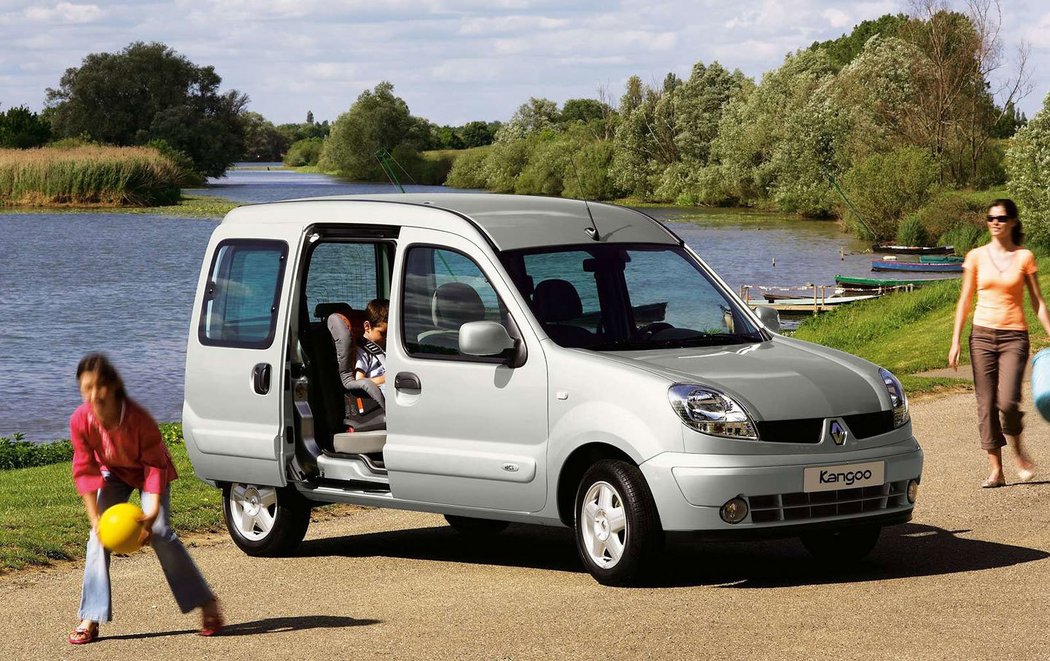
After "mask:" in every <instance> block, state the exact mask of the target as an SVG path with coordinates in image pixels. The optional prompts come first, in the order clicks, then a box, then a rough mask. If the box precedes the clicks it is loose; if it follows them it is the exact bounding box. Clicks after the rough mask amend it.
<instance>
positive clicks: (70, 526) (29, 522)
mask: <svg viewBox="0 0 1050 661" xmlns="http://www.w3.org/2000/svg"><path fill="white" fill-rule="evenodd" d="M169 449H170V451H171V456H172V459H173V460H174V461H175V466H176V468H177V469H178V471H179V479H178V480H176V481H175V482H173V483H172V485H171V508H172V517H171V518H172V524H173V525H174V526H175V530H176V531H178V532H179V533H180V534H185V533H192V532H204V531H219V530H223V529H224V527H223V524H222V504H221V498H220V491H219V490H218V489H216V488H214V487H211V486H209V485H207V484H205V483H204V482H202V481H200V480H199V479H197V478H196V477H195V476H194V474H193V468H192V467H191V466H190V462H189V459H188V458H187V456H186V447H185V446H184V445H183V444H182V442H181V440H180V441H179V442H176V443H172V444H171V445H169ZM133 500H134V499H133ZM87 534H88V520H87V515H86V514H85V513H84V503H83V501H82V500H81V499H80V496H78V495H77V493H76V489H74V488H73V477H72V472H71V465H70V463H69V462H68V461H67V462H63V463H60V464H52V465H50V466H40V467H36V468H21V469H17V470H4V471H0V574H5V573H7V572H10V571H13V570H18V569H24V568H26V567H30V566H34V565H36V566H43V565H48V564H50V563H51V562H52V561H54V560H72V559H77V558H82V557H83V556H84V544H85V543H86V541H87Z"/></svg>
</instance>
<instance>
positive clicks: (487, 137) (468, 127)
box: [459, 121, 502, 149]
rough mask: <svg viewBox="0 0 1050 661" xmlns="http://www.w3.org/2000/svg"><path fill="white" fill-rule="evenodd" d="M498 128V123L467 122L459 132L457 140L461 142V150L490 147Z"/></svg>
mask: <svg viewBox="0 0 1050 661" xmlns="http://www.w3.org/2000/svg"><path fill="white" fill-rule="evenodd" d="M500 126H502V125H501V124H500V123H499V122H482V121H473V122H467V123H466V124H464V125H463V128H462V129H461V130H460V132H459V138H460V140H462V141H463V148H464V149H470V148H472V147H484V146H485V145H491V144H492V142H493V141H494V140H495V139H496V132H497V131H499V128H500Z"/></svg>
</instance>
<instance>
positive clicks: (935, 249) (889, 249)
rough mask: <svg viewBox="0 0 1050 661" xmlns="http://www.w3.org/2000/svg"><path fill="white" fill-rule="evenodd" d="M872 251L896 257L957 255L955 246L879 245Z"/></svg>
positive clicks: (872, 248) (873, 247) (874, 246)
mask: <svg viewBox="0 0 1050 661" xmlns="http://www.w3.org/2000/svg"><path fill="white" fill-rule="evenodd" d="M871 250H872V252H884V253H892V254H895V255H951V254H954V253H955V247H954V246H891V245H884V244H879V243H876V244H875V245H873V246H872V247H871Z"/></svg>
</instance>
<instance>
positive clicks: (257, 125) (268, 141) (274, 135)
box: [241, 112, 291, 162]
mask: <svg viewBox="0 0 1050 661" xmlns="http://www.w3.org/2000/svg"><path fill="white" fill-rule="evenodd" d="M241 120H242V121H243V122H244V159H245V160H247V161H254V162H263V161H269V162H273V161H279V160H281V159H282V158H284V153H285V152H286V151H288V146H289V145H290V144H291V140H289V139H288V137H287V136H286V135H284V134H283V133H281V132H280V131H278V130H277V127H275V126H274V125H273V123H272V122H270V121H268V120H267V119H266V118H265V117H263V116H262V115H260V114H259V113H257V112H246V113H243V114H242V115H241Z"/></svg>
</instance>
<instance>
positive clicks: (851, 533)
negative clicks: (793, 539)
mask: <svg viewBox="0 0 1050 661" xmlns="http://www.w3.org/2000/svg"><path fill="white" fill-rule="evenodd" d="M881 532H882V527H881V526H864V527H862V528H846V529H844V530H836V531H834V532H820V533H811V534H809V535H803V536H802V545H803V546H805V547H806V550H807V551H809V553H810V555H812V556H813V557H814V558H816V559H817V560H820V561H821V562H826V563H829V564H834V565H848V564H853V563H855V562H858V561H860V560H861V559H863V558H864V556H866V555H868V554H869V553H871V550H872V549H873V548H875V544H877V543H878V541H879V534H880V533H881Z"/></svg>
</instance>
